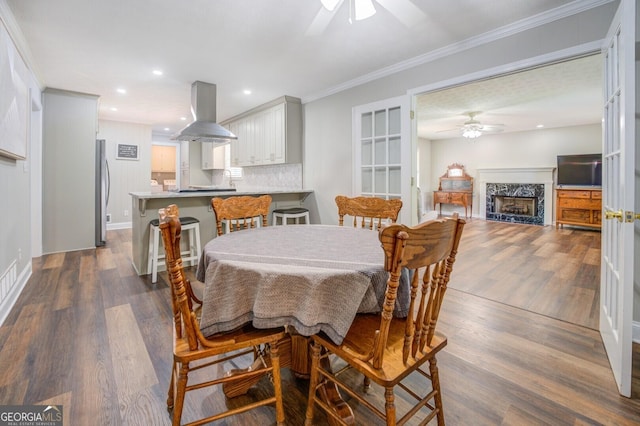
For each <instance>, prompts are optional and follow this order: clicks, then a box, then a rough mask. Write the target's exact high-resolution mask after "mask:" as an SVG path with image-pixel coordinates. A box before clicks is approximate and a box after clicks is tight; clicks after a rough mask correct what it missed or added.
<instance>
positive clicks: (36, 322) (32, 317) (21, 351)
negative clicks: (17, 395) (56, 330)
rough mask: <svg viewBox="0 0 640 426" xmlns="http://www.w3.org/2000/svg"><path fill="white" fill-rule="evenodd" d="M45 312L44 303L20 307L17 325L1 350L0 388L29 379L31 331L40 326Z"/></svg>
mask: <svg viewBox="0 0 640 426" xmlns="http://www.w3.org/2000/svg"><path fill="white" fill-rule="evenodd" d="M44 310H45V305H44V304H42V303H36V304H28V305H25V306H22V307H20V313H19V315H18V319H17V320H16V324H15V325H14V326H13V327H12V328H11V332H10V333H9V334H8V336H7V338H6V340H5V341H4V342H3V343H2V348H1V349H0V371H2V374H0V386H7V385H10V384H11V383H14V382H20V381H23V380H24V378H25V377H28V373H29V365H28V362H29V360H28V358H27V357H25V356H24V355H25V354H26V353H28V351H29V346H30V345H31V344H33V341H32V340H33V339H32V338H31V337H32V333H31V330H32V329H34V328H37V327H39V326H40V324H41V323H40V318H41V317H42V313H43V312H44Z"/></svg>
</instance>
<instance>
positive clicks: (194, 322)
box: [158, 205, 285, 426]
mask: <svg viewBox="0 0 640 426" xmlns="http://www.w3.org/2000/svg"><path fill="white" fill-rule="evenodd" d="M158 213H159V216H160V232H161V234H162V238H163V242H164V248H165V253H166V258H165V260H166V264H167V272H168V276H169V281H170V283H171V300H172V307H173V314H174V317H173V319H174V330H173V337H174V338H173V368H172V373H171V380H170V383H169V392H168V397H167V409H168V410H169V412H170V413H172V416H173V426H178V425H180V422H181V418H182V409H183V407H184V400H185V394H186V393H187V392H189V391H192V390H196V389H201V388H204V387H209V386H213V385H223V386H225V385H231V386H233V384H234V383H237V382H239V381H246V380H254V379H255V378H256V377H257V376H259V375H264V374H265V373H268V374H271V375H272V378H273V380H272V381H273V387H274V396H271V397H268V398H265V399H263V400H260V401H257V402H252V403H250V404H247V405H244V406H239V407H236V408H231V409H229V410H227V411H223V412H221V413H217V414H213V415H211V416H208V417H206V418H204V419H202V420H198V421H195V422H192V423H188V424H192V425H194V424H204V423H208V422H212V421H214V420H218V419H222V418H224V417H228V416H231V415H234V414H238V413H242V412H244V411H247V410H250V409H253V408H256V407H259V406H263V405H268V404H274V403H275V411H276V413H275V414H276V422H277V424H278V425H282V424H284V408H283V404H282V388H281V383H280V358H279V353H278V344H277V343H278V342H279V341H280V340H282V339H283V338H284V337H285V331H284V329H283V328H277V329H255V328H253V327H252V326H250V325H245V326H244V327H242V328H240V329H237V330H234V331H232V332H228V333H220V334H214V335H211V336H204V335H203V334H202V332H201V331H200V325H199V320H198V311H197V310H195V309H194V308H193V305H194V303H193V302H194V296H193V292H192V291H191V285H190V283H189V281H188V280H187V279H186V278H185V273H184V268H183V266H182V259H181V257H180V219H179V214H178V208H177V207H176V206H175V205H172V206H169V207H168V208H166V209H160V210H159V212H158ZM196 302H197V300H196ZM251 353H253V354H254V361H256V360H258V359H261V360H262V363H263V367H264V368H259V369H254V368H247V369H234V374H225V375H223V376H221V377H215V376H214V375H213V374H214V373H215V372H216V368H211V369H209V373H211V376H209V377H208V380H207V381H204V382H198V383H195V384H194V383H191V384H189V383H188V381H189V373H190V372H192V371H196V370H200V369H202V368H206V367H211V366H215V365H217V364H219V363H226V362H228V361H230V360H233V359H235V358H238V357H241V356H244V355H247V354H251ZM194 364H195V365H194ZM254 364H255V362H254Z"/></svg>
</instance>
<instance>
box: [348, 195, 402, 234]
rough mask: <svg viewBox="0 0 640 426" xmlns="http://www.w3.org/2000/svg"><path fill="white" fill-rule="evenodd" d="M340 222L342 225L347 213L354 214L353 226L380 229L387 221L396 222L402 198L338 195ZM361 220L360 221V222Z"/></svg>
mask: <svg viewBox="0 0 640 426" xmlns="http://www.w3.org/2000/svg"><path fill="white" fill-rule="evenodd" d="M336 205H337V206H338V222H339V225H340V226H342V225H343V222H344V217H345V215H349V216H353V226H354V227H358V226H360V227H361V228H369V229H374V225H375V229H376V230H378V229H380V228H381V227H382V225H383V224H384V223H386V222H387V221H391V222H393V223H395V222H396V221H397V220H398V214H399V213H400V209H401V208H402V200H400V199H393V200H385V199H383V198H379V197H353V198H349V197H345V196H344V195H338V196H337V197H336ZM358 222H359V223H358Z"/></svg>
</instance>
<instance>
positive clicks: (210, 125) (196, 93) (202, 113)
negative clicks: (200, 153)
mask: <svg viewBox="0 0 640 426" xmlns="http://www.w3.org/2000/svg"><path fill="white" fill-rule="evenodd" d="M191 114H193V119H194V121H193V122H192V123H191V124H189V125H188V126H186V127H185V128H184V129H182V130H180V131H179V132H178V133H176V134H175V135H173V136H172V137H171V139H173V140H179V141H196V142H214V143H217V144H227V143H229V142H230V141H232V140H235V139H238V137H237V136H236V135H234V134H233V133H231V132H230V131H229V130H227V129H225V128H224V127H222V126H221V125H219V124H218V123H216V85H215V84H211V83H204V82H202V81H196V82H194V83H193V84H192V85H191Z"/></svg>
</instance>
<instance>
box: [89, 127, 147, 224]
mask: <svg viewBox="0 0 640 426" xmlns="http://www.w3.org/2000/svg"><path fill="white" fill-rule="evenodd" d="M98 139H105V140H106V144H107V148H106V151H107V161H108V162H109V172H110V175H111V193H110V194H109V204H108V205H107V214H110V215H111V223H109V224H108V225H107V229H117V228H129V227H131V214H132V213H131V209H132V206H131V196H130V195H129V193H130V192H139V191H149V190H150V180H151V126H149V125H146V124H135V123H124V122H119V121H109V120H100V121H99V129H98ZM118 143H123V144H128V145H138V155H139V158H140V159H139V160H117V159H116V145H117V144H118ZM125 213H126V215H125Z"/></svg>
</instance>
